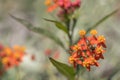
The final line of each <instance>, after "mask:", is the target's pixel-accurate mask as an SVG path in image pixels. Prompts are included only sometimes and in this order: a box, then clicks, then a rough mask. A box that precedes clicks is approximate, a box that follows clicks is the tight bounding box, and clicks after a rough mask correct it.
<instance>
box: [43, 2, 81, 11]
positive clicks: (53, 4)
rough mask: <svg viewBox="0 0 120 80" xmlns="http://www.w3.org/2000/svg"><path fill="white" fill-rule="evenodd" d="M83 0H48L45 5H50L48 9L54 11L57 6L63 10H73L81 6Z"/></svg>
mask: <svg viewBox="0 0 120 80" xmlns="http://www.w3.org/2000/svg"><path fill="white" fill-rule="evenodd" d="M80 3H81V0H76V1H75V2H72V1H71V0H46V1H45V5H46V6H47V7H48V9H47V11H48V12H52V11H53V10H55V9H56V8H58V7H59V8H61V9H62V10H69V9H70V10H71V9H74V8H78V7H80Z"/></svg>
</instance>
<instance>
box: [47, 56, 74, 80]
mask: <svg viewBox="0 0 120 80" xmlns="http://www.w3.org/2000/svg"><path fill="white" fill-rule="evenodd" d="M49 60H50V61H51V62H52V64H53V65H54V66H55V67H56V68H57V70H58V71H59V72H60V73H61V74H63V75H64V76H66V77H67V78H68V79H69V80H74V79H75V70H74V69H73V67H70V66H68V65H66V64H64V63H61V62H58V61H55V60H54V59H52V58H49Z"/></svg>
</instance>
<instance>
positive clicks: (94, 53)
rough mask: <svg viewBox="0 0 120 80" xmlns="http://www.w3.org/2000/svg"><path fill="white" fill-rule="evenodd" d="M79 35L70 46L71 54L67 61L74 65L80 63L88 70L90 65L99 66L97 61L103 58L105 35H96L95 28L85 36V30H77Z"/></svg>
mask: <svg viewBox="0 0 120 80" xmlns="http://www.w3.org/2000/svg"><path fill="white" fill-rule="evenodd" d="M79 34H80V36H81V38H80V40H79V41H78V43H77V44H75V45H73V46H72V47H71V50H72V52H71V56H70V57H69V62H70V63H71V64H73V65H74V67H76V66H77V65H81V66H83V67H86V68H87V70H89V71H90V67H91V66H99V63H98V62H97V61H98V60H99V59H104V57H103V54H104V53H105V48H106V45H105V37H104V36H101V35H100V36H97V31H96V30H91V31H90V34H91V35H90V36H86V35H85V34H86V31H85V30H81V31H79Z"/></svg>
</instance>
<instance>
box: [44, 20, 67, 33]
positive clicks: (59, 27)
mask: <svg viewBox="0 0 120 80" xmlns="http://www.w3.org/2000/svg"><path fill="white" fill-rule="evenodd" d="M44 20H46V21H50V22H53V23H55V25H56V27H57V28H58V29H60V30H62V31H64V32H66V33H67V34H68V30H67V27H66V26H64V25H63V24H62V23H61V22H58V21H54V20H49V19H45V18H44Z"/></svg>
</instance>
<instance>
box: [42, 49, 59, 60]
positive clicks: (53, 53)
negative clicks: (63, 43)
mask: <svg viewBox="0 0 120 80" xmlns="http://www.w3.org/2000/svg"><path fill="white" fill-rule="evenodd" d="M44 53H45V55H46V56H48V57H53V58H54V59H58V58H59V57H60V52H59V51H58V50H52V49H46V50H45V52H44Z"/></svg>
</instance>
